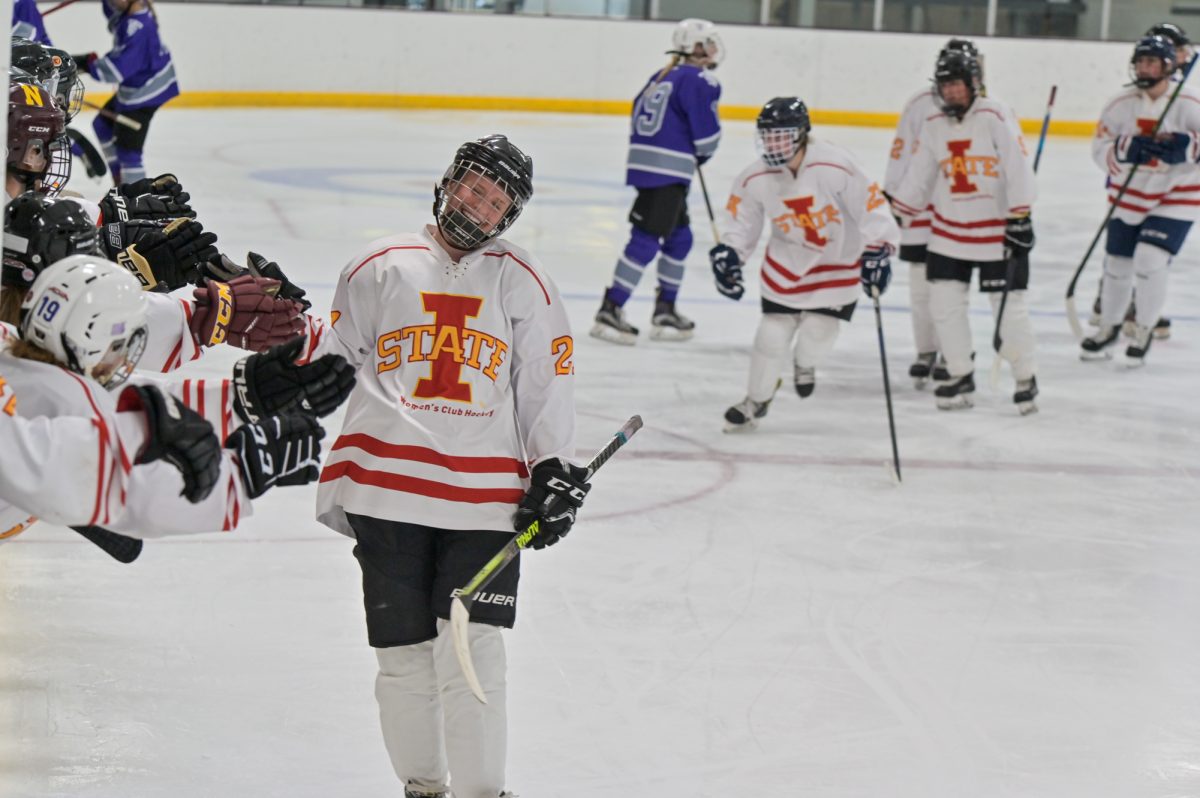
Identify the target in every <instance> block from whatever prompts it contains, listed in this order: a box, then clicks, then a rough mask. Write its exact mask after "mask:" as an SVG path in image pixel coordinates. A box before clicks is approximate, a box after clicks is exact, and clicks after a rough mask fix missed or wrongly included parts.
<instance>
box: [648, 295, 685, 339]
mask: <svg viewBox="0 0 1200 798" xmlns="http://www.w3.org/2000/svg"><path fill="white" fill-rule="evenodd" d="M695 332H696V322H694V321H692V320H691V319H689V318H688V317H687V316H684V315H683V314H682V313H680V312H679V311H678V310H676V309H675V303H674V302H665V301H663V300H661V299H656V300H655V301H654V315H653V316H652V317H651V318H650V337H651V338H652V339H653V340H655V341H686V340H688V339H689V338H691V337H692V336H693V335H695Z"/></svg>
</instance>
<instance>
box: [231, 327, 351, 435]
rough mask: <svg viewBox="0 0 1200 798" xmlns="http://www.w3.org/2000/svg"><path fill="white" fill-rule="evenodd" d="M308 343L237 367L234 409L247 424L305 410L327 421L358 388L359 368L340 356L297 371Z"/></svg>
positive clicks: (253, 357)
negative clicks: (325, 417) (355, 376)
mask: <svg viewBox="0 0 1200 798" xmlns="http://www.w3.org/2000/svg"><path fill="white" fill-rule="evenodd" d="M303 347H304V338H303V337H300V338H295V339H293V340H291V341H288V342H287V343H285V344H279V345H278V346H274V347H271V348H270V349H268V350H267V351H266V352H263V353H261V354H258V355H250V356H249V357H244V358H242V359H241V360H239V361H238V362H237V364H236V365H234V367H233V386H234V392H233V409H234V410H235V411H236V412H237V414H238V416H239V417H240V418H241V419H242V421H248V422H258V421H260V420H261V419H262V418H263V417H265V416H273V415H277V414H279V413H284V412H288V411H291V410H298V409H300V408H298V407H297V405H298V404H300V403H301V402H303V403H304V409H307V410H311V411H312V412H314V413H316V414H317V415H318V416H327V415H329V414H330V413H332V412H333V411H334V410H336V409H337V407H338V405H340V404H341V403H342V402H344V401H346V397H348V396H349V395H350V391H351V390H353V388H354V367H353V366H351V365H350V364H349V363H347V362H346V359H345V358H344V357H342V356H341V355H325V356H324V357H320V358H317V359H316V360H314V361H313V362H311V363H309V364H307V365H304V366H298V365H296V356H297V355H299V354H300V350H301V349H302V348H303Z"/></svg>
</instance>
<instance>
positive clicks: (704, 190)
mask: <svg viewBox="0 0 1200 798" xmlns="http://www.w3.org/2000/svg"><path fill="white" fill-rule="evenodd" d="M696 176H697V177H699V178H700V193H701V194H703V195H704V207H705V209H707V210H708V222H709V224H711V225H712V234H713V243H714V244H720V243H721V233H720V231H719V230H717V217H716V216H715V215H713V209H712V202H710V201H709V199H708V184H707V183H705V182H704V170H703V169H701V168H700V164H696Z"/></svg>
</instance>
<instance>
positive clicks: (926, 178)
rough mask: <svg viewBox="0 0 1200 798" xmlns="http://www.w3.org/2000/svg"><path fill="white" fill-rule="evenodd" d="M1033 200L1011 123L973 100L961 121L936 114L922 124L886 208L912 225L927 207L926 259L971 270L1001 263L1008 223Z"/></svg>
mask: <svg viewBox="0 0 1200 798" xmlns="http://www.w3.org/2000/svg"><path fill="white" fill-rule="evenodd" d="M1035 199H1037V185H1036V183H1035V180H1034V174H1033V164H1032V162H1031V160H1030V158H1029V155H1028V153H1027V151H1026V149H1025V140H1024V138H1023V137H1022V136H1021V129H1020V127H1019V126H1018V124H1017V119H1016V116H1015V115H1014V114H1013V112H1012V111H1011V110H1010V109H1009V108H1008V106H1007V105H1005V104H1003V103H1001V102H999V101H997V100H994V99H991V98H988V97H979V98H976V100H975V102H974V103H972V105H971V108H970V110H968V111H967V113H966V115H965V116H964V117H963V119H962V121H958V120H956V119H954V118H952V117H949V116H946V115H945V114H944V113H941V112H939V113H938V115H937V116H936V117H934V118H933V119H930V120H927V121H926V123H925V126H924V127H923V128H922V130H921V138H920V140H919V141H918V142H917V149H916V152H915V153H914V155H913V159H912V163H911V164H909V167H908V170H907V171H906V172H905V174H904V178H903V179H902V180H901V182H900V186H899V188H897V189H896V193H895V194H893V195H892V200H893V207H895V209H896V210H897V211H898V212H900V213H902V214H904V215H906V216H909V217H912V218H916V217H917V216H919V215H920V214H921V213H922V212H923V211H925V209H926V207H928V206H930V205H932V213H933V220H932V224H931V225H930V233H931V235H930V238H929V251H930V252H936V253H938V254H941V255H945V256H947V257H951V258H959V259H961V260H967V261H974V262H977V263H983V262H994V261H1001V260H1003V259H1004V226H1005V220H1006V219H1007V217H1009V216H1013V215H1018V214H1023V213H1029V211H1030V210H1031V208H1032V206H1033V202H1034V200H1035Z"/></svg>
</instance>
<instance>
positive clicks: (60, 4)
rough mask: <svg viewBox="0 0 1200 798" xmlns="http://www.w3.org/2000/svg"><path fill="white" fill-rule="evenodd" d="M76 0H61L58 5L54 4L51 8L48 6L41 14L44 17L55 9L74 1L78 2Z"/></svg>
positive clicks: (59, 9) (60, 8)
mask: <svg viewBox="0 0 1200 798" xmlns="http://www.w3.org/2000/svg"><path fill="white" fill-rule="evenodd" d="M78 2H79V0H63V2H61V3H59V4H58V5H56V6H54V7H53V8H48V9H46V10H45V11H43V12H42V16H43V17H45V16H48V15H50V14H53V13H54V12H55V11H61V10H62V9H64V8H66V7H67V6H69V5H72V4H74V3H78Z"/></svg>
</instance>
